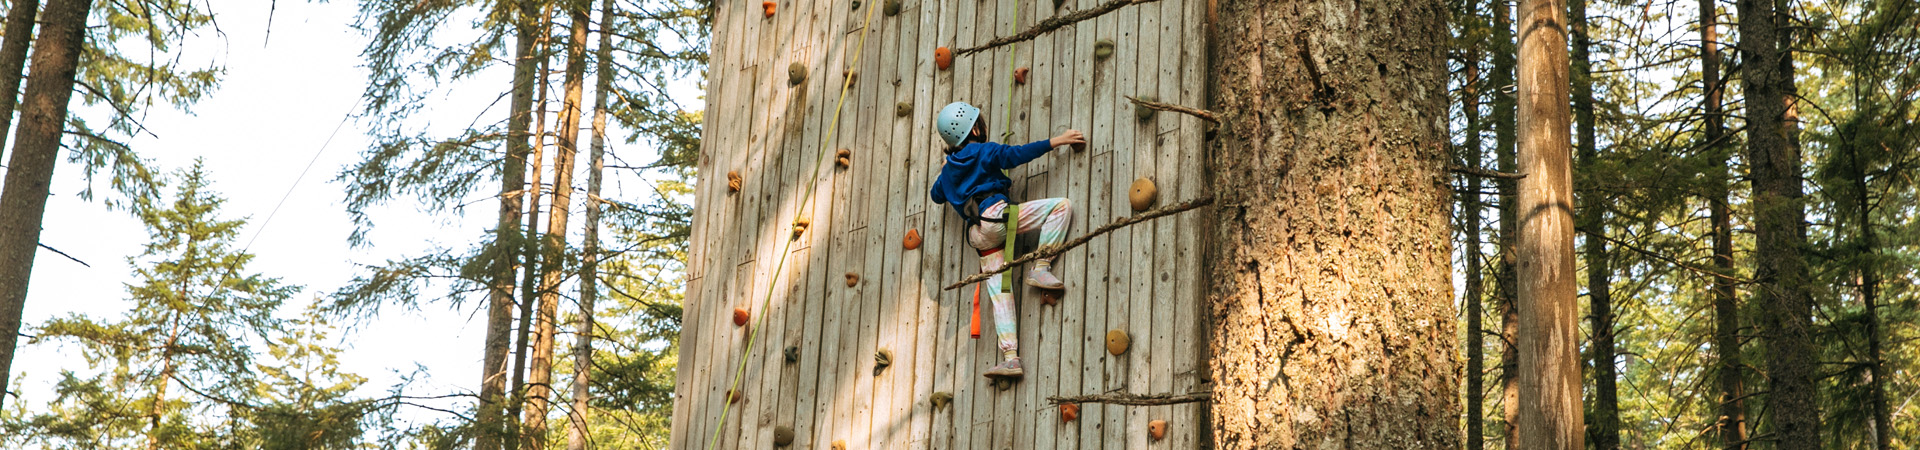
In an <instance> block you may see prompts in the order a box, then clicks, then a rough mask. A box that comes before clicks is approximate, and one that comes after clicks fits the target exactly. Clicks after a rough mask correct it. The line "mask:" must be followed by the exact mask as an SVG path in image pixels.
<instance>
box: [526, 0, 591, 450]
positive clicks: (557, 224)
mask: <svg viewBox="0 0 1920 450" xmlns="http://www.w3.org/2000/svg"><path fill="white" fill-rule="evenodd" d="M566 4H567V10H568V21H569V22H570V23H569V25H570V28H571V30H570V31H571V33H570V34H569V38H568V39H567V69H566V70H567V73H566V78H565V80H564V83H565V84H564V85H563V86H562V89H564V92H563V93H562V94H561V95H562V96H563V97H562V100H561V106H560V125H559V126H558V127H556V129H555V130H554V131H555V133H554V134H555V139H554V143H555V144H556V145H555V148H554V150H555V152H554V155H553V194H552V195H553V204H552V205H551V206H549V207H548V214H547V234H546V236H544V237H543V238H542V243H541V249H542V250H543V251H544V252H545V254H544V255H543V256H542V259H543V260H545V261H546V263H545V264H542V270H541V271H542V272H543V273H542V275H541V279H540V312H539V313H538V315H536V316H534V321H535V322H537V325H536V328H535V329H534V333H535V337H534V340H533V363H532V364H531V365H530V366H531V367H530V368H531V369H532V373H530V374H528V375H527V382H528V383H527V384H528V386H527V399H528V402H527V403H528V405H527V406H528V409H527V413H526V414H527V416H526V417H527V418H526V421H527V447H526V448H527V449H529V450H544V449H545V448H547V440H546V436H547V411H548V410H550V409H552V408H550V405H552V403H553V343H554V325H555V324H554V322H555V321H556V320H555V319H556V318H555V316H557V315H558V314H559V311H560V282H561V281H562V280H564V279H565V278H566V274H565V273H564V270H565V269H566V267H565V266H566V264H564V261H565V258H563V257H562V255H563V254H564V252H565V251H566V249H567V216H568V215H569V214H571V212H572V209H571V206H572V198H573V157H574V155H575V154H576V153H578V151H577V150H578V148H577V147H576V146H575V144H577V143H579V138H580V116H581V115H580V94H581V89H582V87H583V84H584V83H585V81H584V79H585V73H586V68H587V58H586V54H587V20H588V17H587V11H588V9H587V5H588V3H587V2H586V1H584V0H569V1H567V2H566Z"/></svg>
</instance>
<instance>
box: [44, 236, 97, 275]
mask: <svg viewBox="0 0 1920 450" xmlns="http://www.w3.org/2000/svg"><path fill="white" fill-rule="evenodd" d="M39 244H40V248H44V249H47V250H49V251H52V252H54V253H59V254H60V256H65V257H67V259H71V260H73V262H77V263H80V265H82V266H87V268H89V269H91V268H93V265H92V264H87V262H86V261H81V260H80V258H75V257H73V255H69V254H67V252H63V251H60V249H57V248H53V247H51V246H48V245H47V244H46V243H44V242H42V243H39Z"/></svg>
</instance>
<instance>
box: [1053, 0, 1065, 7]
mask: <svg viewBox="0 0 1920 450" xmlns="http://www.w3.org/2000/svg"><path fill="white" fill-rule="evenodd" d="M1066 4H1067V0H1053V9H1060V7H1061V6H1066Z"/></svg>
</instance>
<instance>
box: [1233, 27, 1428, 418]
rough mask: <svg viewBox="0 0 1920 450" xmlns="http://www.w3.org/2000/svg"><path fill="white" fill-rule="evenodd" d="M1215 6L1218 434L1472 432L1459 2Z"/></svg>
mask: <svg viewBox="0 0 1920 450" xmlns="http://www.w3.org/2000/svg"><path fill="white" fill-rule="evenodd" d="M1215 7H1216V8H1218V10H1217V11H1216V12H1217V14H1218V15H1217V16H1216V17H1219V21H1220V22H1219V23H1218V28H1217V30H1218V32H1219V34H1218V39H1216V40H1215V41H1214V45H1218V46H1220V48H1218V49H1216V50H1215V51H1214V54H1216V55H1220V56H1221V58H1220V61H1219V63H1218V64H1215V65H1214V66H1213V68H1214V73H1213V75H1214V79H1215V80H1218V81H1217V84H1216V85H1215V86H1214V88H1216V89H1219V95H1218V96H1217V97H1216V98H1218V99H1219V103H1218V104H1217V105H1216V108H1217V110H1218V111H1220V112H1221V113H1222V117H1223V119H1225V120H1224V121H1223V122H1224V123H1225V125H1223V126H1222V127H1221V129H1220V130H1219V133H1218V140H1217V141H1216V145H1217V147H1216V151H1213V152H1210V153H1211V158H1210V160H1211V161H1210V162H1211V165H1212V170H1211V171H1210V173H1211V174H1212V175H1211V180H1210V181H1211V182H1212V184H1213V186H1214V192H1215V193H1216V194H1215V195H1218V196H1219V202H1218V203H1217V205H1219V206H1216V207H1217V208H1220V210H1218V211H1216V212H1215V216H1216V217H1218V218H1219V223H1218V224H1217V225H1216V227H1215V231H1214V232H1213V235H1212V236H1211V237H1210V245H1212V246H1214V247H1213V248H1214V249H1215V250H1217V252H1218V254H1219V255H1221V260H1222V261H1223V263H1221V264H1213V265H1210V268H1209V271H1210V273H1209V277H1210V286H1211V288H1210V289H1208V292H1209V294H1208V299H1209V304H1210V307H1211V311H1212V317H1213V322H1214V327H1213V328H1212V331H1211V336H1210V338H1209V340H1210V344H1211V347H1210V348H1211V350H1212V354H1213V355H1214V357H1213V358H1212V364H1211V365H1210V370H1211V372H1212V373H1213V374H1214V382H1215V386H1214V400H1213V402H1212V414H1213V417H1214V419H1215V420H1214V423H1213V436H1214V442H1215V444H1216V445H1215V447H1216V448H1221V449H1251V448H1282V447H1287V448H1291V447H1296V446H1297V447H1323V446H1336V445H1337V446H1344V447H1347V448H1448V449H1451V448H1458V447H1459V446H1460V434H1459V432H1460V429H1459V424H1458V422H1457V421H1458V420H1459V416H1458V411H1459V410H1458V401H1459V398H1458V393H1459V391H1458V389H1459V384H1458V379H1457V378H1456V377H1457V376H1458V372H1457V371H1456V370H1455V367H1454V364H1455V361H1456V359H1455V355H1456V353H1455V351H1456V350H1455V349H1456V348H1457V344H1455V343H1454V336H1455V334H1454V332H1455V329H1454V311H1453V307H1452V305H1453V296H1452V284H1451V282H1450V281H1448V278H1449V275H1448V271H1447V270H1446V268H1447V267H1450V264H1448V259H1449V258H1450V255H1451V249H1450V248H1449V247H1451V245H1450V241H1449V239H1448V235H1449V233H1450V228H1451V227H1450V220H1449V219H1448V216H1449V210H1450V209H1451V198H1452V197H1451V195H1450V191H1451V189H1450V188H1449V187H1448V183H1447V175H1446V164H1447V161H1448V155H1447V150H1446V145H1445V139H1444V130H1443V128H1442V127H1443V126H1444V125H1443V124H1442V123H1441V121H1438V120H1435V119H1434V118H1435V117H1442V116H1443V115H1444V114H1445V111H1446V102H1447V100H1446V95H1445V91H1444V90H1443V89H1441V88H1440V87H1442V86H1444V85H1445V76H1446V70H1445V60H1444V57H1443V55H1442V48H1441V46H1437V45H1434V43H1436V42H1444V41H1445V36H1446V34H1445V27H1444V26H1445V23H1446V18H1447V16H1446V11H1445V9H1444V8H1442V6H1441V3H1440V2H1437V1H1419V2H1411V3H1406V2H1391V1H1386V0H1365V1H1361V2H1360V4H1359V5H1357V6H1356V5H1344V6H1343V5H1342V4H1336V3H1334V2H1324V1H1296V2H1219V3H1216V4H1215ZM1383 23H1386V24H1394V26H1392V27H1381V26H1377V24H1383ZM1380 249H1393V251H1381V250H1380Z"/></svg>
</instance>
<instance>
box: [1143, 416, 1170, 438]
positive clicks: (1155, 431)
mask: <svg viewBox="0 0 1920 450" xmlns="http://www.w3.org/2000/svg"><path fill="white" fill-rule="evenodd" d="M1147 436H1148V437H1152V438H1153V440H1156V441H1158V440H1161V439H1166V437H1167V421H1165V420H1155V421H1152V422H1147Z"/></svg>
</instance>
